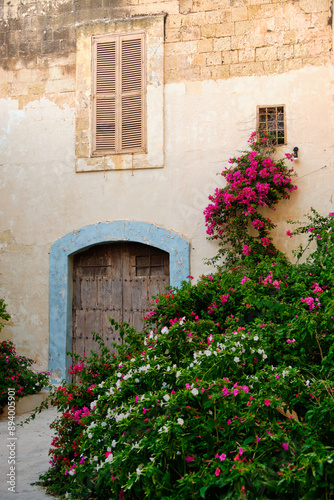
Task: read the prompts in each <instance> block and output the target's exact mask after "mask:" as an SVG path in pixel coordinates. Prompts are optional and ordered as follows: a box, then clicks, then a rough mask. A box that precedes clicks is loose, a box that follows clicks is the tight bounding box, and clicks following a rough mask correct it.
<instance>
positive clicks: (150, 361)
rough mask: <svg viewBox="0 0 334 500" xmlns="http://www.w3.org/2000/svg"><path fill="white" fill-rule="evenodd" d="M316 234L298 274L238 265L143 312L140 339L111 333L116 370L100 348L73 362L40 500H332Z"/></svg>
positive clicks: (325, 285)
mask: <svg viewBox="0 0 334 500" xmlns="http://www.w3.org/2000/svg"><path fill="white" fill-rule="evenodd" d="M321 227H322V232H320V230H319V234H321V237H320V238H321V239H318V238H317V242H318V247H317V250H316V252H314V253H313V254H312V255H311V257H310V258H309V259H308V261H307V262H306V263H304V264H299V265H294V264H291V263H289V262H288V261H287V260H286V259H285V258H283V257H276V258H275V260H273V259H270V258H268V257H267V258H264V259H259V260H258V261H257V262H254V260H252V259H251V257H249V260H248V257H247V258H246V259H245V260H244V261H243V263H242V264H240V265H239V266H238V267H235V268H230V269H227V270H224V271H220V272H217V273H215V274H212V275H209V276H205V277H202V279H200V280H199V282H198V283H197V284H195V285H192V284H191V283H190V282H186V283H184V284H183V286H182V287H181V289H179V290H177V289H172V290H169V291H168V292H167V293H166V294H164V295H160V296H158V297H157V298H156V299H155V301H154V307H155V309H154V311H153V313H152V314H151V315H150V319H149V320H148V322H147V329H144V330H143V331H142V332H139V333H136V332H134V331H133V329H130V328H127V327H126V326H124V325H123V326H122V327H121V328H122V329H121V333H122V335H123V336H124V339H125V343H124V345H123V346H121V347H120V348H119V349H118V351H119V354H118V357H117V358H116V357H115V356H113V355H112V354H111V353H110V352H109V351H108V350H107V349H106V348H104V347H103V348H102V356H101V357H100V358H99V357H97V355H96V354H94V353H93V354H92V355H91V357H90V358H88V359H86V360H85V363H83V360H80V359H79V360H78V364H77V365H75V366H73V367H72V372H78V373H79V375H80V380H79V382H76V383H73V384H69V385H66V386H65V385H63V386H61V387H59V388H57V390H56V392H55V393H54V395H53V396H52V398H53V400H54V401H55V403H56V404H57V405H58V409H59V410H61V411H62V415H61V417H60V418H59V419H58V420H57V421H55V422H54V424H53V428H54V429H55V431H56V437H55V439H54V441H53V443H52V445H53V447H52V449H51V450H50V454H51V465H50V468H49V470H48V471H47V472H46V474H45V475H44V476H43V477H42V481H43V484H44V485H45V486H46V487H47V488H48V491H49V492H51V493H53V494H58V495H60V496H62V497H65V498H72V499H78V498H80V499H101V500H102V499H103V500H108V499H110V500H111V499H112V500H114V499H116V500H120V499H123V500H127V499H138V500H139V499H140V500H142V499H143V498H150V499H166V500H167V499H171V500H172V499H175V500H176V499H178V500H179V499H200V498H206V499H209V500H214V499H220V498H230V499H243V498H244V499H247V500H251V499H254V500H255V499H259V498H261V499H282V500H283V499H286V498H291V499H315V500H319V499H320V498H330V497H331V496H333V495H334V470H333V460H334V449H333V445H334V428H333V410H334V398H333V389H334V387H333V386H334V383H333V382H334V381H333V366H334V364H333V362H334V359H333V358H334V355H333V353H334V348H333V345H334V331H333V326H332V325H333V316H334V301H333V292H334V271H333V270H334V262H333V260H334V248H333V243H332V234H333V233H332V228H333V222H332V218H329V219H327V218H326V220H325V221H323V223H322V226H321ZM312 234H313V233H312ZM306 298H308V300H307V301H306V300H305V299H306ZM311 299H313V300H311ZM315 304H316V305H315ZM113 324H114V322H113ZM97 338H98V337H97ZM100 342H101V341H100Z"/></svg>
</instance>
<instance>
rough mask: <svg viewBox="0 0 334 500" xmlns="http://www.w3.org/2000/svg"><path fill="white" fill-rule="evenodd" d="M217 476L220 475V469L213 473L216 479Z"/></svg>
mask: <svg viewBox="0 0 334 500" xmlns="http://www.w3.org/2000/svg"><path fill="white" fill-rule="evenodd" d="M219 474H220V469H218V468H217V469H216V471H215V476H217V477H218V476H219Z"/></svg>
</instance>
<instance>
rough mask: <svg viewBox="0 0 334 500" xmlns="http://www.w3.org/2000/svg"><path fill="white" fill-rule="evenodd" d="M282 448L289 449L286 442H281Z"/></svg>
mask: <svg viewBox="0 0 334 500" xmlns="http://www.w3.org/2000/svg"><path fill="white" fill-rule="evenodd" d="M282 448H283V450H286V451H288V449H289V445H288V443H282Z"/></svg>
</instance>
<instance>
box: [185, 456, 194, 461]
mask: <svg viewBox="0 0 334 500" xmlns="http://www.w3.org/2000/svg"><path fill="white" fill-rule="evenodd" d="M194 460H195V457H194V456H189V457H186V461H187V462H193V461H194Z"/></svg>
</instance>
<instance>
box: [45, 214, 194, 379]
mask: <svg viewBox="0 0 334 500" xmlns="http://www.w3.org/2000/svg"><path fill="white" fill-rule="evenodd" d="M114 242H115V243H116V242H135V243H142V244H144V245H150V246H153V247H155V248H159V249H160V250H164V251H165V252H167V253H168V254H169V282H170V283H169V284H170V286H172V287H178V286H180V284H181V282H182V281H183V280H186V279H187V276H188V275H189V274H190V243H189V242H188V241H187V240H186V239H185V238H184V237H182V236H181V235H179V234H177V233H175V232H173V231H171V230H168V229H166V228H164V227H160V226H157V225H155V224H151V223H148V222H140V221H124V220H117V221H113V222H100V223H98V224H92V225H89V226H83V227H81V228H79V229H76V230H75V231H71V232H70V233H68V234H66V235H65V236H62V237H61V238H59V239H58V240H57V241H55V242H54V243H53V245H52V247H51V252H50V273H49V372H50V375H51V380H52V381H53V382H54V383H59V382H60V381H61V380H62V379H63V378H66V380H68V381H70V380H71V377H70V375H69V374H68V373H67V369H68V368H69V366H70V365H71V363H72V359H71V357H70V356H68V355H67V351H71V350H72V337H73V333H72V332H73V328H72V297H73V266H72V263H73V259H74V257H75V255H76V254H78V253H79V252H82V251H84V250H87V249H89V248H91V247H93V246H94V245H99V244H104V243H114Z"/></svg>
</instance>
